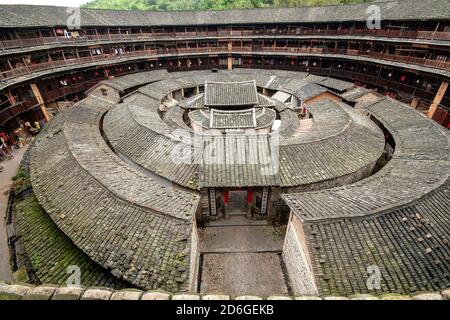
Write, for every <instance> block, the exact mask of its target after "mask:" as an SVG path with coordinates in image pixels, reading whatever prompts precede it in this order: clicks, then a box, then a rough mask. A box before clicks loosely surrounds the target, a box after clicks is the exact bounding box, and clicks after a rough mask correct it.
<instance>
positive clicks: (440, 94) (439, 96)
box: [428, 81, 448, 118]
mask: <svg viewBox="0 0 450 320" xmlns="http://www.w3.org/2000/svg"><path fill="white" fill-rule="evenodd" d="M447 88H448V82H447V81H442V83H441V85H440V87H439V90H438V91H437V93H436V96H435V97H434V100H433V103H432V104H431V105H430V108H429V109H428V118H432V117H433V115H434V113H435V112H436V109H437V107H438V105H439V104H440V103H441V101H442V98H443V97H444V95H445V92H446V91H447Z"/></svg>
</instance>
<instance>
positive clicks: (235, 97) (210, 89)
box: [204, 81, 259, 107]
mask: <svg viewBox="0 0 450 320" xmlns="http://www.w3.org/2000/svg"><path fill="white" fill-rule="evenodd" d="M204 99H205V105H206V106H208V107H218V106H250V105H255V104H258V103H259V99H258V91H257V90H256V83H255V81H241V82H215V81H206V82H205V97H204Z"/></svg>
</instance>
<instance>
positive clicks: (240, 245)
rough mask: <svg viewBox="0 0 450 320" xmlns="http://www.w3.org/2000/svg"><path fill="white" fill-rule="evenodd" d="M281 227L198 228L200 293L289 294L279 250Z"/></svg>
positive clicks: (280, 245) (281, 245) (280, 246)
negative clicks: (200, 259)
mask: <svg viewBox="0 0 450 320" xmlns="http://www.w3.org/2000/svg"><path fill="white" fill-rule="evenodd" d="M284 232H285V230H284V229H283V228H273V227H271V226H257V225H251V226H223V227H207V228H205V229H202V230H200V232H199V235H200V250H201V252H202V257H203V259H202V272H201V283H200V292H201V293H212V292H215V293H224V294H229V295H243V294H252V295H255V294H256V295H262V296H267V295H272V294H288V289H287V285H286V279H285V276H284V274H283V269H282V264H281V259H280V253H281V250H282V247H283V241H284Z"/></svg>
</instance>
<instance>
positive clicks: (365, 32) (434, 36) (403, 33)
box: [0, 28, 450, 49]
mask: <svg viewBox="0 0 450 320" xmlns="http://www.w3.org/2000/svg"><path fill="white" fill-rule="evenodd" d="M228 36H235V37H239V36H243V37H245V36H373V37H382V38H402V39H427V40H450V32H434V31H408V30H384V29H374V30H371V29H340V30H336V29H323V30H321V29H316V30H308V29H300V28H299V29H291V30H272V29H269V30H219V31H203V32H201V31H199V32H160V33H156V32H155V33H131V34H130V33H129V34H125V33H117V34H115V33H110V34H96V35H85V36H83V37H77V38H65V37H60V36H59V37H41V38H31V39H14V40H2V41H0V49H13V48H23V47H34V46H44V45H52V44H68V43H73V44H78V43H83V42H93V41H95V42H98V41H117V40H129V41H130V40H131V41H139V40H141V39H150V40H151V39H160V38H187V37H195V38H201V37H228Z"/></svg>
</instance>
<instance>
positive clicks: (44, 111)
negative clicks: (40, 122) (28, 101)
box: [30, 83, 50, 122]
mask: <svg viewBox="0 0 450 320" xmlns="http://www.w3.org/2000/svg"><path fill="white" fill-rule="evenodd" d="M30 86H31V90H32V91H33V93H34V96H35V97H36V100H37V101H38V103H39V108H40V109H41V112H42V115H43V116H44V118H45V121H46V122H47V121H49V120H50V116H49V114H48V112H47V108H45V104H44V99H43V98H42V95H41V92H40V91H39V88H38V87H37V85H36V84H35V83H31V84H30Z"/></svg>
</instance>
